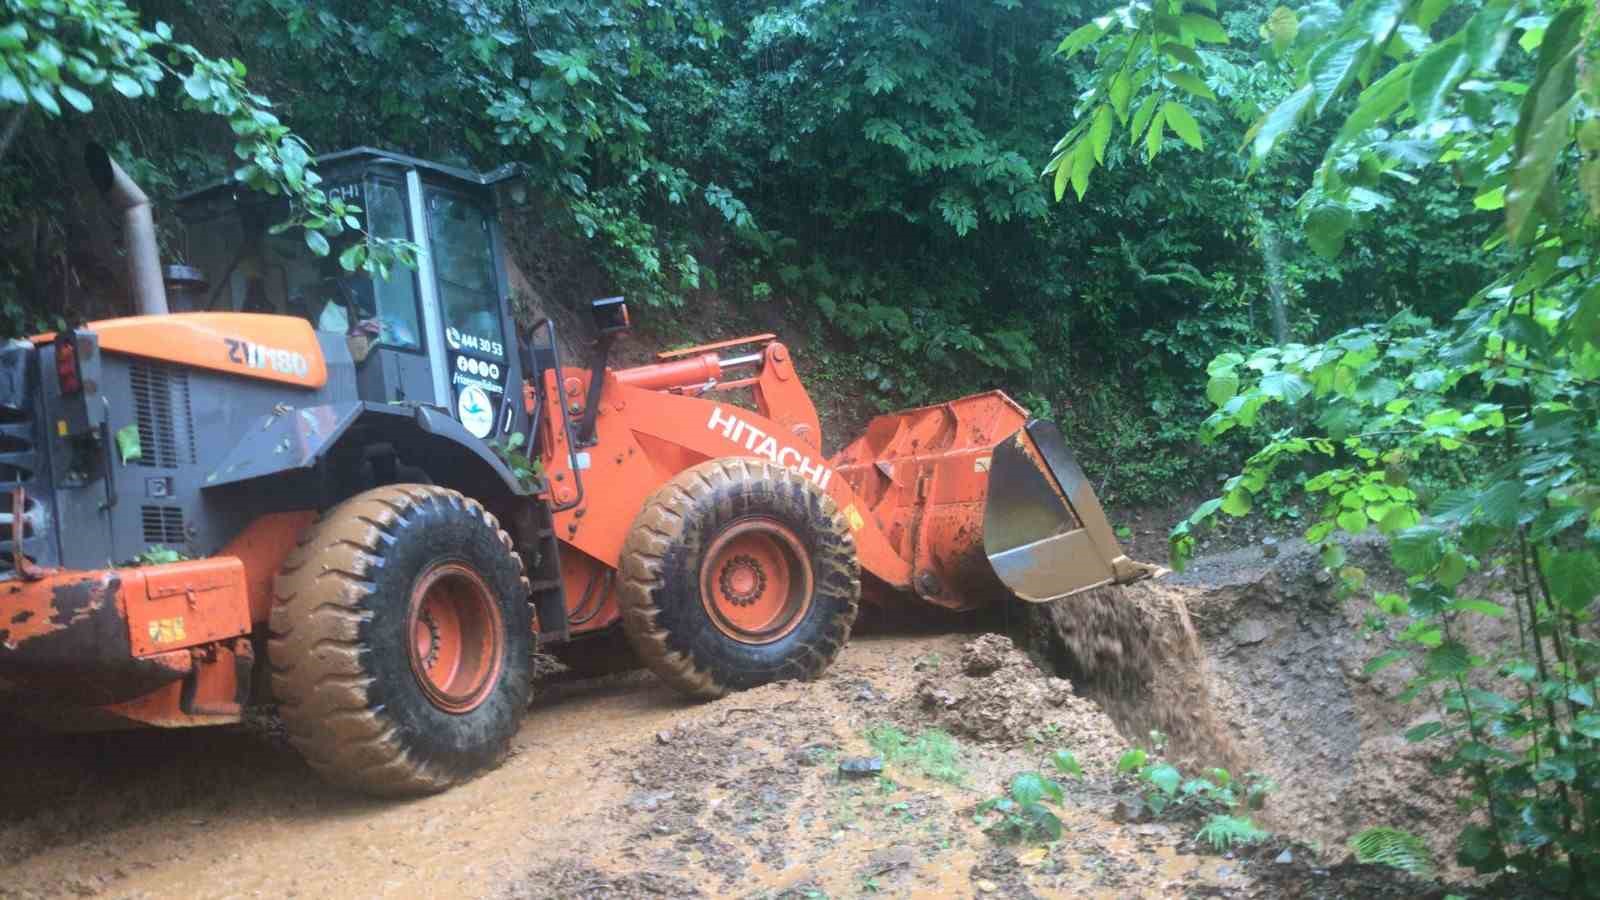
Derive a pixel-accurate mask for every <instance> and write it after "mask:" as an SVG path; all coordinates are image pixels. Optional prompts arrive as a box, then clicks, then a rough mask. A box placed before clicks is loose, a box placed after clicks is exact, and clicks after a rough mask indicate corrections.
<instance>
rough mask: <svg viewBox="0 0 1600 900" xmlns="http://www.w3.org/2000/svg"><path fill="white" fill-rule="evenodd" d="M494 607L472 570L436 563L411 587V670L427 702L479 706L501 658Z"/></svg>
mask: <svg viewBox="0 0 1600 900" xmlns="http://www.w3.org/2000/svg"><path fill="white" fill-rule="evenodd" d="M501 631H502V628H501V623H500V606H499V604H497V603H496V602H495V597H494V592H493V591H491V590H490V589H489V585H487V584H486V583H484V580H483V579H482V578H481V577H479V576H478V573H477V572H474V571H472V569H470V568H468V567H467V566H464V565H462V564H460V563H455V562H446V563H436V564H435V565H433V566H430V567H429V568H428V569H427V570H426V571H425V572H423V573H422V575H421V577H419V578H418V579H417V581H416V584H414V585H413V586H412V588H411V604H410V613H409V615H408V616H407V618H406V634H407V636H408V638H409V640H407V642H406V643H407V646H408V647H409V648H410V652H411V672H412V674H414V675H415V676H416V678H417V683H418V684H420V685H421V686H422V691H423V693H424V694H426V695H427V697H428V701H429V702H431V703H432V704H433V705H434V706H436V707H438V708H439V709H442V710H444V711H445V712H448V713H457V714H459V713H466V712H471V711H472V710H474V709H477V708H478V707H479V706H481V705H482V704H483V701H484V699H485V698H486V697H488V696H489V691H490V690H491V689H492V688H493V687H494V683H495V679H496V677H497V676H499V674H500V667H501V665H502V664H503V663H504V661H505V647H504V643H503V641H502V639H501Z"/></svg>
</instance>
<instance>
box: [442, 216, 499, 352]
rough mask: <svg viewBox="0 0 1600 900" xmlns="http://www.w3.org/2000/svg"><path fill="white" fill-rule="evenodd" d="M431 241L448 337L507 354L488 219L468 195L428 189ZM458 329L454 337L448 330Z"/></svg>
mask: <svg viewBox="0 0 1600 900" xmlns="http://www.w3.org/2000/svg"><path fill="white" fill-rule="evenodd" d="M427 208H428V243H429V250H430V252H431V253H432V254H433V268H434V272H435V275H436V277H437V279H438V283H439V305H440V307H441V308H442V311H443V315H444V324H445V327H446V329H447V337H448V338H449V339H450V342H451V343H452V345H454V344H456V343H459V344H460V345H462V346H463V347H465V348H466V349H469V350H472V351H474V352H475V353H476V354H477V355H481V356H488V357H496V358H500V359H504V358H505V333H504V330H503V329H502V327H501V320H500V286H499V281H498V279H497V277H496V272H495V264H494V245H493V242H492V240H491V238H490V230H489V227H490V219H489V215H488V213H486V212H485V211H484V210H483V209H482V208H481V207H479V206H477V205H476V204H474V203H472V202H470V201H469V200H467V199H466V198H464V197H461V196H459V195H457V194H452V193H449V192H447V191H442V190H438V189H436V188H429V189H428V192H427ZM449 331H454V332H455V334H454V335H451V334H449V333H448V332H449Z"/></svg>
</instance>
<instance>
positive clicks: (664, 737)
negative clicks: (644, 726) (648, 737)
mask: <svg viewBox="0 0 1600 900" xmlns="http://www.w3.org/2000/svg"><path fill="white" fill-rule="evenodd" d="M656 743H658V744H670V743H672V732H670V731H658V732H656Z"/></svg>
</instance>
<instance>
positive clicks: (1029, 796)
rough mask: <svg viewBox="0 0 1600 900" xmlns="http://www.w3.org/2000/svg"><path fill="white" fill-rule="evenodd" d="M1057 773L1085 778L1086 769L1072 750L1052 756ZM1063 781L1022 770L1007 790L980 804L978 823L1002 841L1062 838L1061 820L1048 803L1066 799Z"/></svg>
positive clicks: (977, 813)
mask: <svg viewBox="0 0 1600 900" xmlns="http://www.w3.org/2000/svg"><path fill="white" fill-rule="evenodd" d="M1050 764H1051V766H1053V767H1054V769H1055V771H1056V772H1057V773H1060V774H1062V775H1068V776H1071V777H1074V778H1082V777H1083V769H1082V768H1081V767H1080V766H1079V765H1078V760H1077V757H1075V756H1073V755H1072V751H1070V750H1057V751H1055V752H1054V753H1052V754H1051V755H1050ZM1065 796H1066V795H1065V793H1064V791H1063V790H1062V787H1061V784H1060V782H1057V781H1055V780H1053V779H1050V778H1046V777H1045V776H1044V775H1041V774H1040V773H1038V772H1022V773H1019V774H1018V775H1017V776H1016V777H1015V778H1012V779H1011V784H1010V785H1009V786H1008V787H1007V789H1006V791H1005V792H1004V793H1001V794H999V795H998V796H995V797H990V798H989V799H988V800H985V801H983V802H982V803H979V804H978V806H977V809H976V810H975V813H976V815H975V821H976V822H977V824H978V826H979V827H980V828H982V829H983V830H984V831H986V832H988V833H989V834H990V835H992V836H994V837H995V838H997V839H998V840H1001V841H1017V842H1021V843H1034V842H1036V841H1054V840H1059V839H1060V838H1061V819H1060V818H1059V817H1057V816H1056V814H1055V813H1054V812H1052V811H1051V810H1050V808H1049V807H1048V806H1046V805H1045V803H1046V801H1048V802H1050V803H1054V804H1055V805H1057V806H1060V805H1061V802H1062V800H1063V799H1065Z"/></svg>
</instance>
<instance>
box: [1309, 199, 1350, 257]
mask: <svg viewBox="0 0 1600 900" xmlns="http://www.w3.org/2000/svg"><path fill="white" fill-rule="evenodd" d="M1355 222H1356V216H1355V213H1353V212H1351V211H1350V207H1348V206H1345V205H1344V204H1342V203H1319V204H1317V205H1316V206H1315V207H1313V208H1312V210H1311V213H1310V214H1309V215H1307V216H1306V226H1305V228H1306V242H1307V243H1309V244H1310V245H1311V249H1313V250H1315V251H1317V254H1318V255H1320V256H1322V257H1323V258H1324V259H1333V258H1335V257H1337V256H1338V255H1339V254H1340V253H1341V252H1343V251H1344V237H1345V235H1346V234H1347V233H1348V232H1349V231H1350V228H1351V227H1352V226H1353V225H1355Z"/></svg>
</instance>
